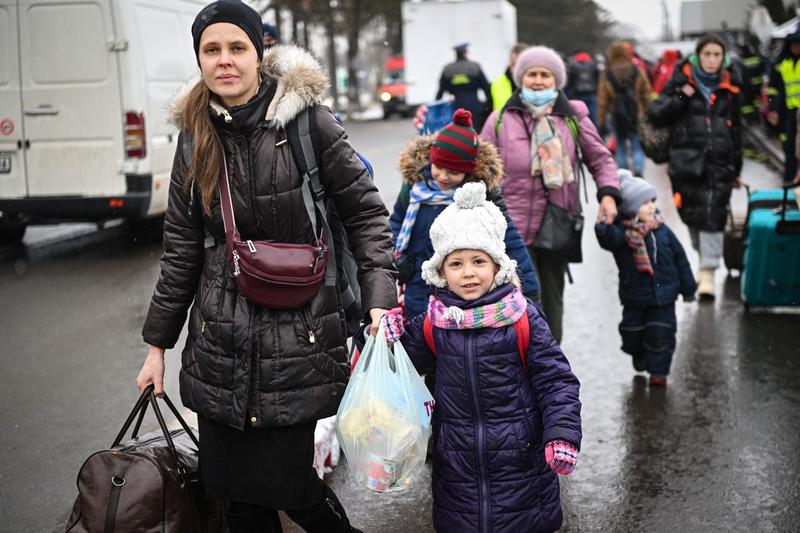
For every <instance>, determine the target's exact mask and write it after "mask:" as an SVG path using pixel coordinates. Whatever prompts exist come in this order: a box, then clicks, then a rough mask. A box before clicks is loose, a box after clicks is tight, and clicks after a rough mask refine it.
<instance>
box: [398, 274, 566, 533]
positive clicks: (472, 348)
mask: <svg viewBox="0 0 800 533" xmlns="http://www.w3.org/2000/svg"><path fill="white" fill-rule="evenodd" d="M512 290H513V287H512V286H511V285H509V284H507V285H503V286H501V287H498V288H497V289H495V290H493V291H491V292H489V293H487V294H486V295H484V296H483V297H481V298H479V299H478V300H475V301H473V302H466V301H464V300H461V299H460V298H458V297H457V296H455V295H454V294H453V293H452V292H450V291H448V290H443V289H437V290H436V295H437V296H438V297H439V298H440V299H441V300H442V301H443V302H444V304H445V305H447V306H451V305H455V306H458V307H461V308H464V309H467V308H471V307H477V306H482V305H486V304H489V303H492V302H495V301H497V300H499V299H500V298H503V297H504V296H506V295H507V294H509V293H510V292H511V291H512ZM424 316H425V315H420V316H418V317H416V318H414V319H413V320H412V321H411V322H410V323H409V324H408V325H407V327H406V333H405V335H404V336H403V337H402V338H401V341H402V343H403V346H404V347H405V348H406V350H407V351H408V354H409V356H410V357H411V360H412V361H413V363H414V366H416V367H417V369H420V370H423V369H426V368H428V367H429V366H430V363H431V361H432V357H433V354H432V353H431V352H430V350H429V348H428V346H427V345H426V344H425V339H424V334H423V320H424ZM528 319H529V322H530V331H531V336H530V342H529V344H528V351H527V367H528V377H527V379H526V376H525V372H524V370H523V367H522V362H521V361H520V354H519V350H518V348H517V338H516V333H515V331H514V328H513V327H511V326H508V327H503V328H483V329H468V330H455V329H440V328H433V337H434V343H435V346H436V390H435V391H434V394H433V396H434V398H435V400H436V410H435V411H434V415H433V439H434V458H433V522H434V526H435V528H436V531H438V532H439V533H447V532H453V533H463V532H465V531H474V532H482V533H488V532H494V533H500V532H514V533H521V532H540V531H541V532H545V531H555V530H556V529H558V528H559V527H561V518H562V515H561V502H560V499H559V488H558V477H557V476H556V474H555V473H553V472H552V471H551V470H550V468H549V467H548V466H547V464H546V463H545V461H544V444H545V443H546V442H548V441H551V440H554V439H562V440H566V441H569V442H571V443H572V444H574V445H575V446H576V447H578V448H580V445H581V415H580V412H581V402H580V400H579V399H578V391H579V388H580V383H579V382H578V378H577V377H575V375H574V374H573V373H572V370H571V369H570V366H569V362H567V359H566V357H565V356H564V353H563V352H562V351H561V348H559V346H558V343H556V341H555V339H553V336H552V335H551V333H550V329H549V328H548V327H547V323H546V322H545V321H544V318H542V316H541V314H540V313H539V311H538V310H537V309H536V307H534V306H533V304H530V303H529V304H528Z"/></svg>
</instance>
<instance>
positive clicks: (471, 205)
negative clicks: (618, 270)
mask: <svg viewBox="0 0 800 533" xmlns="http://www.w3.org/2000/svg"><path fill="white" fill-rule="evenodd" d="M454 199H455V201H454V202H453V203H452V204H450V205H448V206H447V208H445V210H444V211H442V213H441V214H440V215H439V216H438V217H436V220H434V221H433V224H432V225H431V244H433V257H431V258H430V259H428V260H427V261H425V262H424V263H422V279H424V280H425V282H426V283H427V284H428V285H435V286H437V287H441V288H445V287H447V281H446V280H445V279H444V276H442V275H441V274H440V273H439V270H440V269H441V267H442V263H443V262H444V259H445V257H447V256H448V255H450V254H451V253H452V252H453V251H455V250H481V251H483V252H486V253H487V254H488V255H489V256H490V257H491V258H492V260H494V262H495V263H496V264H497V265H498V266H500V270H499V271H498V272H497V275H496V276H495V277H494V281H495V285H497V286H500V285H503V284H505V283H508V282H510V281H511V280H512V279H513V278H514V275H515V274H516V271H517V262H516V261H514V260H513V259H511V258H510V257H508V255H506V241H505V238H506V227H507V223H506V219H505V217H504V216H503V213H502V212H500V209H499V208H498V207H497V206H496V205H494V203H492V202H490V201H488V200H486V186H485V185H484V184H483V183H482V182H477V183H467V184H465V185H464V186H463V187H461V188H460V189H458V190H457V191H456V194H455V198H454Z"/></svg>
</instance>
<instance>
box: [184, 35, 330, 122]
mask: <svg viewBox="0 0 800 533" xmlns="http://www.w3.org/2000/svg"><path fill="white" fill-rule="evenodd" d="M261 76H262V77H269V78H271V79H273V80H276V81H277V82H278V87H277V89H276V91H275V96H274V97H273V98H272V102H271V103H270V104H269V107H268V108H267V114H266V116H265V117H264V118H265V119H266V120H267V122H269V123H270V124H273V125H275V126H277V127H278V128H285V127H286V125H287V124H288V123H289V122H290V121H291V120H292V119H293V118H294V117H296V116H297V115H298V114H299V113H300V112H301V111H302V110H303V109H306V108H307V107H310V106H312V105H314V104H319V103H321V102H322V97H323V95H324V94H325V91H327V90H328V87H329V86H330V82H329V81H328V77H327V76H326V75H325V71H324V70H323V69H322V66H321V65H320V64H319V62H318V61H317V60H316V59H315V58H314V56H312V55H311V54H310V53H309V52H308V51H306V50H304V49H302V48H299V47H297V46H293V45H276V46H273V47H271V48H269V49H268V50H266V51H265V52H264V59H263V61H262V62H261ZM198 83H202V80H200V79H195V80H192V81H191V82H189V83H188V84H186V86H184V87H183V89H181V91H180V92H179V93H178V95H177V96H176V97H175V98H174V99H173V101H172V103H171V105H170V110H169V114H170V122H172V123H173V124H174V125H175V126H176V127H177V128H178V129H180V130H182V129H184V125H185V124H186V120H185V117H184V114H185V112H186V103H187V98H188V96H189V92H190V91H191V89H192V88H193V87H194V86H195V85H196V84H198ZM211 107H212V108H213V109H214V110H215V111H217V113H222V111H223V110H224V107H223V106H222V105H221V103H220V102H219V101H216V100H215V99H212V102H211Z"/></svg>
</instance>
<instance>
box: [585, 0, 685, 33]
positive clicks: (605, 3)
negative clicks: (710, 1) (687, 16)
mask: <svg viewBox="0 0 800 533" xmlns="http://www.w3.org/2000/svg"><path fill="white" fill-rule="evenodd" d="M594 1H595V2H596V3H597V4H598V5H600V6H601V7H603V8H605V9H606V10H607V11H609V12H610V13H611V14H612V15H613V16H614V18H616V19H617V20H618V21H619V22H624V23H627V24H633V25H634V26H636V27H638V28H639V29H640V30H641V31H642V33H643V34H644V35H645V37H647V38H650V39H659V38H660V37H661V29H662V25H663V24H664V22H663V20H662V18H661V17H662V10H661V0H594ZM681 1H682V0H666V3H667V9H668V10H669V15H670V22H671V25H672V31H673V33H676V34H677V30H678V26H679V22H680V10H681Z"/></svg>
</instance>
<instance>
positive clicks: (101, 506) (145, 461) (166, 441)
mask: <svg viewBox="0 0 800 533" xmlns="http://www.w3.org/2000/svg"><path fill="white" fill-rule="evenodd" d="M163 399H164V402H165V403H166V404H167V406H168V407H169V409H170V410H171V411H172V413H173V414H174V415H175V417H176V418H177V419H178V422H180V425H181V426H182V428H181V429H177V430H174V431H169V430H168V429H167V425H166V423H165V422H164V417H163V416H162V415H161V410H160V409H159V407H158V402H157V401H156V396H155V394H153V386H152V385H150V386H149V387H147V388H146V389H145V390H144V392H143V393H142V395H141V396H140V397H139V400H138V401H137V402H136V405H134V407H133V410H132V411H131V414H130V415H128V419H127V420H126V421H125V424H124V425H123V426H122V429H121V430H120V432H119V434H118V435H117V438H116V439H114V442H113V443H112V444H111V448H110V449H108V450H102V451H99V452H95V453H93V454H92V455H90V456H89V458H88V459H86V461H85V462H84V463H83V466H81V469H80V471H79V473H78V493H79V494H78V497H77V499H76V500H75V504H74V505H73V508H72V514H71V516H70V518H69V522H68V523H67V526H66V528H65V532H75V533H78V532H80V533H83V532H86V533H98V532H104V533H122V532H131V533H133V532H140V531H162V532H166V533H178V532H180V533H184V532H186V533H189V532H202V533H217V532H222V531H225V524H224V516H223V506H222V503H221V502H219V501H216V500H212V499H207V498H205V496H204V494H203V490H202V487H201V484H200V480H199V476H198V471H197V463H198V449H199V447H200V443H199V442H198V440H197V437H196V436H195V434H194V431H193V430H192V428H190V427H189V425H188V424H186V421H185V420H184V419H183V417H181V416H180V414H179V413H178V410H177V409H175V406H174V405H173V403H172V402H171V401H170V399H169V398H168V397H167V395H166V394H165V395H164V398H163ZM148 405H152V406H153V411H154V412H155V415H156V418H157V419H158V424H159V426H160V428H161V429H160V430H159V431H155V432H153V433H148V434H145V435H141V436H138V433H139V428H140V427H141V424H142V419H143V418H144V415H145V412H146V411H147V406H148ZM134 419H136V425H135V426H134V428H133V431H132V433H131V438H130V439H129V440H127V441H125V442H122V439H123V437H124V435H125V433H127V431H128V428H130V426H131V424H132V423H133V421H134Z"/></svg>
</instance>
